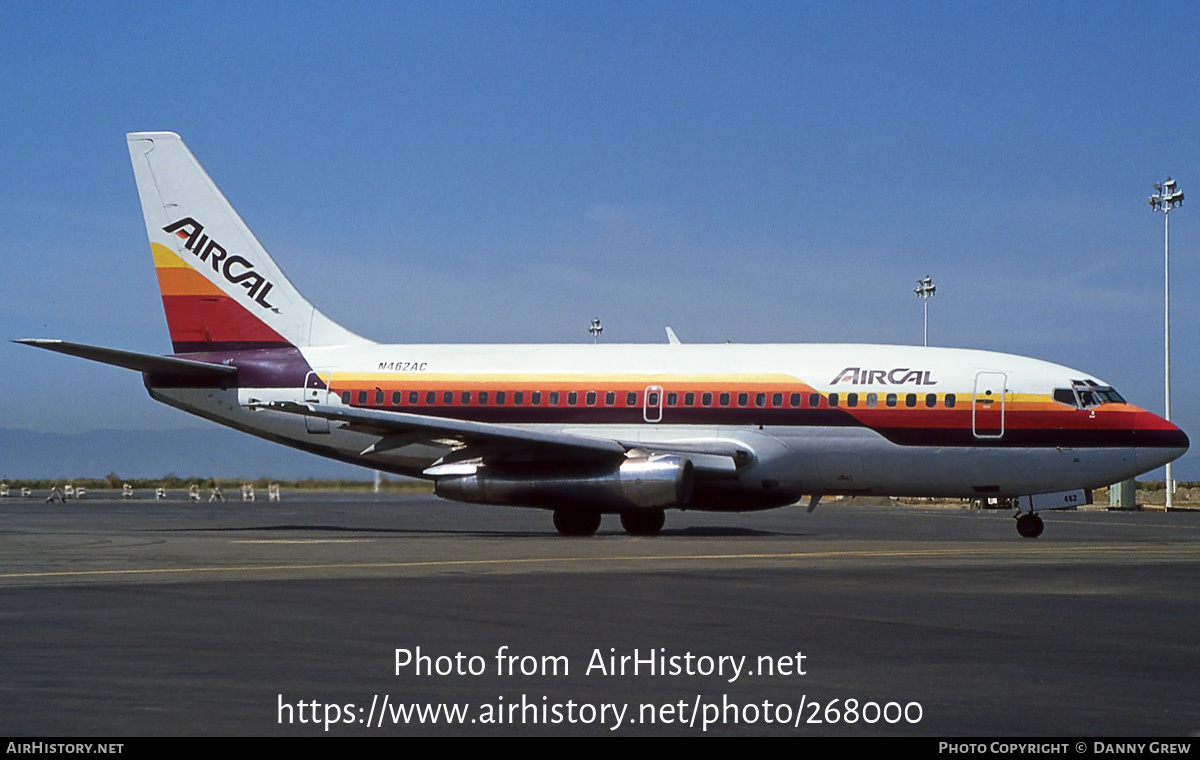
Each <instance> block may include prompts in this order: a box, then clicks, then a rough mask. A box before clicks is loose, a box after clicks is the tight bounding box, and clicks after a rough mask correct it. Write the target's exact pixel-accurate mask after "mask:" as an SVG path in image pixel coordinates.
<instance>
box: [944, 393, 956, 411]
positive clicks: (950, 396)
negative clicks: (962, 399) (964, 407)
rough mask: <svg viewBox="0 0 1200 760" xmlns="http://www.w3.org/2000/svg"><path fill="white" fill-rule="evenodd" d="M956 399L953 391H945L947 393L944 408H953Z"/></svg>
mask: <svg viewBox="0 0 1200 760" xmlns="http://www.w3.org/2000/svg"><path fill="white" fill-rule="evenodd" d="M957 401H958V398H957V397H956V396H955V395H954V394H953V393H947V394H946V408H947V409H953V408H954V404H955V403H956V402H957Z"/></svg>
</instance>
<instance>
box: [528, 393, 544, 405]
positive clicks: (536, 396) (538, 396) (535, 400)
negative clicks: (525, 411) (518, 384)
mask: <svg viewBox="0 0 1200 760" xmlns="http://www.w3.org/2000/svg"><path fill="white" fill-rule="evenodd" d="M529 403H530V404H531V405H532V406H541V405H542V392H541V391H534V392H533V394H532V395H531V396H530V397H529Z"/></svg>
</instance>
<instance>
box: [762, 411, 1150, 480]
mask: <svg viewBox="0 0 1200 760" xmlns="http://www.w3.org/2000/svg"><path fill="white" fill-rule="evenodd" d="M768 432H772V433H773V434H774V435H775V437H777V438H778V439H779V440H780V441H782V442H784V443H785V444H786V445H787V447H788V448H789V449H790V451H791V457H790V461H791V464H792V467H793V468H794V471H796V472H798V473H801V475H800V477H801V480H802V481H804V483H805V486H806V487H805V492H806V493H807V492H809V491H810V488H812V486H810V485H809V484H813V483H816V484H820V486H821V487H822V489H823V491H824V492H825V493H848V494H852V493H871V494H877V495H887V496H944V497H970V496H975V495H980V494H986V495H1001V496H1022V495H1029V494H1035V493H1047V492H1054V491H1062V490H1064V489H1067V490H1069V489H1073V488H1095V487H1099V486H1104V485H1109V484H1111V483H1115V482H1117V481H1119V480H1122V479H1125V478H1128V477H1132V476H1134V475H1136V474H1138V470H1137V466H1136V464H1135V461H1134V456H1133V451H1132V449H1122V448H1089V449H1058V448H1024V447H997V446H986V447H933V446H900V445H897V444H893V443H891V442H890V441H888V440H887V439H885V438H884V437H883V436H881V435H879V434H877V433H875V432H874V431H871V430H867V429H862V428H855V429H848V428H803V429H799V428H793V429H776V430H773V431H772V430H768ZM1068 486H1069V488H1068ZM813 490H816V489H813Z"/></svg>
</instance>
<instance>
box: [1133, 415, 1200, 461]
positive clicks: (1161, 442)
mask: <svg viewBox="0 0 1200 760" xmlns="http://www.w3.org/2000/svg"><path fill="white" fill-rule="evenodd" d="M1140 416H1141V419H1140V420H1139V423H1140V424H1138V426H1137V427H1138V431H1137V437H1138V439H1139V441H1138V447H1137V450H1136V451H1135V452H1134V455H1133V456H1134V460H1135V461H1136V462H1137V466H1138V469H1139V470H1141V471H1142V472H1147V471H1149V470H1153V469H1155V468H1158V467H1162V466H1163V465H1165V464H1167V463H1168V462H1174V461H1175V460H1176V459H1178V458H1179V457H1181V456H1183V455H1184V454H1185V453H1186V452H1187V450H1188V447H1189V446H1191V441H1190V440H1188V436H1187V433H1185V432H1183V431H1182V430H1180V429H1179V427H1178V426H1176V425H1173V424H1172V423H1170V422H1168V421H1167V420H1164V419H1163V418H1162V417H1159V416H1158V415H1156V414H1151V413H1149V412H1144V413H1143V414H1142V415H1140Z"/></svg>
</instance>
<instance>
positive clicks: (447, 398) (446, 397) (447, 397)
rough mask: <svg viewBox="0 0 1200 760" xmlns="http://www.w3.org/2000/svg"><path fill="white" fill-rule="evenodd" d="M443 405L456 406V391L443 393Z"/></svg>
mask: <svg viewBox="0 0 1200 760" xmlns="http://www.w3.org/2000/svg"><path fill="white" fill-rule="evenodd" d="M442 404H443V405H444V406H452V405H453V404H454V391H443V392H442Z"/></svg>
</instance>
